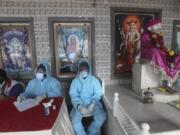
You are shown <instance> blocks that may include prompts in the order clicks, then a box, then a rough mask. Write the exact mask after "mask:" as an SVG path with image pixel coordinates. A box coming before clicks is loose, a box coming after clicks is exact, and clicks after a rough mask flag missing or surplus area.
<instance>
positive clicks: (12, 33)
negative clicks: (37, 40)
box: [0, 17, 36, 79]
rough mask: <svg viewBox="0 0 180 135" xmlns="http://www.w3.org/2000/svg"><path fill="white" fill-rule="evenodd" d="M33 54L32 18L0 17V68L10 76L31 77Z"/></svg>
mask: <svg viewBox="0 0 180 135" xmlns="http://www.w3.org/2000/svg"><path fill="white" fill-rule="evenodd" d="M35 56H36V53H35V47H34V34H33V18H24V17H23V18H0V59H1V61H0V68H2V69H4V70H5V71H6V73H7V75H8V76H9V77H11V78H17V79H21V78H22V79H24V78H27V79H29V78H32V76H33V73H34V67H35V64H36V57H35Z"/></svg>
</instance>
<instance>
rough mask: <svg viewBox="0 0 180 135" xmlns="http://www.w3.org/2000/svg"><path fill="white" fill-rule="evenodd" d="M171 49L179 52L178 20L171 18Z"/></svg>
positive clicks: (179, 28) (179, 32) (179, 22)
mask: <svg viewBox="0 0 180 135" xmlns="http://www.w3.org/2000/svg"><path fill="white" fill-rule="evenodd" d="M172 49H173V50H174V51H175V52H176V53H177V54H180V20H173V34H172Z"/></svg>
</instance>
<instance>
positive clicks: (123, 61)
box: [111, 7, 162, 79]
mask: <svg viewBox="0 0 180 135" xmlns="http://www.w3.org/2000/svg"><path fill="white" fill-rule="evenodd" d="M161 16H162V10H161V9H148V8H131V7H111V56H112V57H111V67H112V70H111V78H112V79H119V78H129V77H131V69H132V67H131V66H132V65H130V64H129V65H128V61H130V60H129V59H128V58H127V57H128V55H127V53H128V52H127V51H124V52H123V51H122V50H123V49H122V48H123V45H122V43H125V40H126V34H127V31H128V29H129V28H128V27H129V25H130V23H131V22H133V21H134V22H133V23H136V28H138V30H137V31H138V33H139V35H141V34H142V32H143V30H144V29H145V27H146V25H147V23H148V21H149V20H150V19H153V18H154V19H157V18H158V19H161ZM128 21H129V22H128ZM123 29H124V30H123ZM139 37H140V36H139ZM123 38H124V39H123ZM138 42H139V44H140V39H139V41H138ZM124 46H125V45H124ZM124 50H125V49H124ZM126 50H127V49H126ZM123 53H124V54H123ZM133 57H134V56H133ZM129 63H130V62H129Z"/></svg>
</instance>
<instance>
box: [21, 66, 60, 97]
mask: <svg viewBox="0 0 180 135" xmlns="http://www.w3.org/2000/svg"><path fill="white" fill-rule="evenodd" d="M41 64H43V65H44V66H45V68H46V77H45V78H44V79H43V80H38V79H36V78H35V79H32V80H30V81H29V83H28V85H27V87H26V89H25V92H24V93H22V94H21V96H25V97H26V98H33V97H36V96H42V95H44V94H46V96H48V97H58V96H61V85H60V82H59V81H58V80H57V79H55V78H53V77H51V75H50V67H49V65H48V63H41ZM36 70H37V69H36ZM36 70H35V73H36Z"/></svg>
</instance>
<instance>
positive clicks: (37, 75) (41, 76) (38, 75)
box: [36, 73, 44, 80]
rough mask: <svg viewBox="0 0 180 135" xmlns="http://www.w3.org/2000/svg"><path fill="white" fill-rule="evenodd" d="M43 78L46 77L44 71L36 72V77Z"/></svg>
mask: <svg viewBox="0 0 180 135" xmlns="http://www.w3.org/2000/svg"><path fill="white" fill-rule="evenodd" d="M43 78H44V74H43V73H36V79H38V80H42V79H43Z"/></svg>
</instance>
